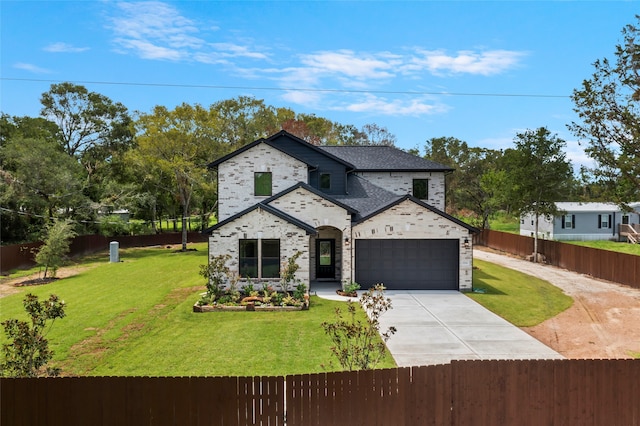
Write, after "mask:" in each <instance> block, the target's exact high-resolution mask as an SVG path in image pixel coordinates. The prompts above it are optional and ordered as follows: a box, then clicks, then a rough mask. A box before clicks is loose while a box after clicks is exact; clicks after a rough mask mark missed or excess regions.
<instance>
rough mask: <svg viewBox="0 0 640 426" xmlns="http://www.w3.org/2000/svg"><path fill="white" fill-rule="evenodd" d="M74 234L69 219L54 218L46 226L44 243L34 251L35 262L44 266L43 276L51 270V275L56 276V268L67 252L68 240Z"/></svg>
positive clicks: (45, 276)
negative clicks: (54, 219) (53, 220)
mask: <svg viewBox="0 0 640 426" xmlns="http://www.w3.org/2000/svg"><path fill="white" fill-rule="evenodd" d="M75 236H76V232H75V231H74V230H73V227H72V225H71V221H69V220H63V221H60V220H56V221H55V222H53V223H51V224H49V225H48V226H47V228H46V232H45V237H44V244H43V245H42V246H41V247H40V249H38V251H37V253H36V257H35V259H36V262H37V263H38V264H39V265H40V267H44V276H43V278H47V273H48V272H49V270H51V277H55V276H56V272H57V271H58V268H59V267H60V266H61V265H62V261H63V260H64V257H65V255H66V254H67V253H68V252H69V244H70V242H69V240H70V239H71V238H73V237H75Z"/></svg>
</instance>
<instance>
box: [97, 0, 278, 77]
mask: <svg viewBox="0 0 640 426" xmlns="http://www.w3.org/2000/svg"><path fill="white" fill-rule="evenodd" d="M178 4H179V3H178ZM115 7H116V12H115V14H114V16H112V17H111V18H110V24H109V29H111V30H112V31H113V33H114V36H115V37H114V42H115V43H116V44H117V45H118V46H119V50H120V51H122V52H133V53H134V54H136V55H138V56H140V57H141V58H144V59H155V60H163V59H164V60H170V61H182V60H189V61H196V62H202V63H205V64H227V65H232V64H231V63H230V62H229V60H228V59H229V58H249V59H254V60H264V59H267V58H268V56H267V55H266V54H265V53H263V52H261V51H259V50H257V49H252V48H251V47H249V46H248V45H241V44H237V43H222V42H213V43H212V42H208V41H207V40H205V38H204V37H206V35H204V34H207V33H209V32H211V31H218V30H219V27H217V26H212V25H210V24H206V25H204V24H201V23H199V22H196V21H194V20H192V19H189V18H187V17H184V16H182V15H181V14H180V11H179V10H178V9H177V8H176V7H174V6H173V5H171V4H168V3H162V2H142V3H129V2H118V3H115ZM199 25H202V28H203V29H204V30H201V29H200V27H199ZM203 33H204V34H203ZM247 44H250V43H247Z"/></svg>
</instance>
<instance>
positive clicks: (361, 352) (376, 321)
mask: <svg viewBox="0 0 640 426" xmlns="http://www.w3.org/2000/svg"><path fill="white" fill-rule="evenodd" d="M360 304H361V305H362V307H363V309H364V310H365V312H366V313H367V319H366V321H360V320H358V319H357V318H356V305H355V304H354V303H353V302H351V301H348V302H347V314H348V315H347V318H345V317H344V315H343V313H342V311H341V309H340V308H336V311H335V314H336V321H335V322H323V323H322V328H323V329H324V331H325V333H327V334H328V335H329V337H330V338H331V341H332V342H333V347H332V348H331V352H333V354H334V355H335V356H336V358H337V359H338V362H339V363H340V365H341V366H342V368H344V369H345V370H349V371H353V370H369V369H372V368H374V367H375V366H376V365H377V364H378V363H379V362H380V361H381V360H382V358H383V357H384V354H385V351H386V345H385V343H386V342H387V341H388V340H389V338H390V337H391V336H392V335H393V334H394V333H395V332H396V328H395V327H393V326H392V327H389V328H388V329H387V331H385V332H384V333H382V335H381V336H379V333H380V316H382V314H384V313H385V312H386V311H388V310H389V309H391V308H392V306H391V299H390V298H388V297H385V296H384V286H383V285H382V284H376V285H375V286H374V287H373V288H370V289H369V290H367V291H366V292H365V293H363V295H362V297H361V298H360ZM380 337H382V341H380Z"/></svg>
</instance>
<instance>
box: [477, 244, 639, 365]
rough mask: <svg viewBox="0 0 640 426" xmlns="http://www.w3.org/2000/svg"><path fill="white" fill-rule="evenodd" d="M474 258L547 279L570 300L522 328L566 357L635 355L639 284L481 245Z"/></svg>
mask: <svg viewBox="0 0 640 426" xmlns="http://www.w3.org/2000/svg"><path fill="white" fill-rule="evenodd" d="M473 256H474V258H476V259H480V260H486V261H488V262H492V263H496V264H498V265H502V266H505V267H508V268H512V269H516V270H519V271H522V272H524V273H527V274H529V275H533V276H536V277H539V278H542V279H544V280H546V281H549V282H550V283H551V284H553V285H555V286H556V287H559V288H561V289H562V290H563V291H564V292H565V293H566V294H567V295H569V296H571V297H572V298H573V299H574V303H573V305H572V306H571V307H570V308H569V309H567V310H566V311H564V312H562V313H561V314H559V315H557V316H555V317H554V318H551V319H549V320H547V321H545V322H543V323H542V324H539V325H537V326H534V327H524V328H523V330H524V331H526V332H527V333H529V334H530V335H531V336H533V337H535V338H536V339H538V340H540V341H541V342H543V343H544V344H546V345H547V346H549V347H551V348H553V349H554V350H556V351H557V352H559V353H560V354H562V355H564V356H565V357H567V358H571V359H585V358H631V357H632V354H640V289H635V288H632V287H628V286H623V285H620V284H615V283H612V282H608V281H603V280H599V279H594V278H591V277H589V276H586V275H581V274H577V273H575V272H570V271H567V270H564V269H560V268H556V267H554V266H549V265H540V264H535V263H532V262H528V261H525V260H521V259H518V258H515V257H512V256H508V255H504V254H499V253H497V252H493V251H491V250H485V249H484V248H481V249H475V250H474V253H473Z"/></svg>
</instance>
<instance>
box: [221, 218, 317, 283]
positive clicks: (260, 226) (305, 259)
mask: <svg viewBox="0 0 640 426" xmlns="http://www.w3.org/2000/svg"><path fill="white" fill-rule="evenodd" d="M258 232H261V233H262V235H261V238H262V239H276V240H280V264H281V266H283V265H284V263H285V262H286V261H287V259H289V258H290V257H291V256H293V255H294V254H295V253H296V252H297V251H301V252H302V255H301V256H300V257H299V258H298V262H297V263H298V265H300V269H298V271H297V272H296V278H298V279H300V280H302V282H303V283H304V284H306V285H308V283H309V235H307V233H306V231H304V230H303V229H300V228H298V227H297V226H295V225H292V224H291V223H289V222H287V221H286V220H283V219H281V218H279V217H277V216H274V215H273V214H271V213H269V212H267V211H265V210H263V209H260V208H258V209H256V210H253V211H251V212H249V213H247V214H246V215H244V216H242V217H239V218H237V219H235V220H233V221H231V222H229V223H227V224H226V225H224V226H222V227H221V228H218V229H215V230H214V231H213V232H212V233H211V237H210V238H209V257H210V258H213V257H216V256H219V255H225V254H228V255H230V256H231V259H229V261H228V262H227V267H228V268H229V269H230V270H231V271H233V272H236V273H237V272H238V271H239V259H238V256H239V253H238V251H239V240H241V239H258ZM264 281H269V282H272V285H273V287H275V288H279V286H280V284H279V282H280V280H279V279H277V278H272V279H267V280H264Z"/></svg>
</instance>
